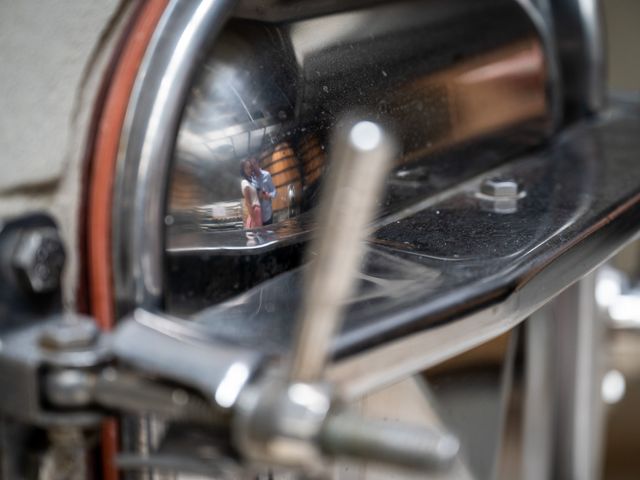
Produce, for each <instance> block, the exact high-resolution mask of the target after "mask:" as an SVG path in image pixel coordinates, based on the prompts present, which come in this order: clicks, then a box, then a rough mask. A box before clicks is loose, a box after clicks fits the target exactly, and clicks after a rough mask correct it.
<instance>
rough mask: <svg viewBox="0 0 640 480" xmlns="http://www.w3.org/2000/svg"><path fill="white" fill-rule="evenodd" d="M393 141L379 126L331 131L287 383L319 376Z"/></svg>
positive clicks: (351, 285)
mask: <svg viewBox="0 0 640 480" xmlns="http://www.w3.org/2000/svg"><path fill="white" fill-rule="evenodd" d="M394 153H395V142H394V141H392V139H391V138H390V137H389V136H388V134H387V133H386V132H385V131H384V130H383V129H382V127H380V126H379V125H378V124H376V123H373V122H370V121H354V120H350V121H345V122H343V123H342V124H339V125H338V126H337V128H336V129H335V133H334V137H333V139H332V143H331V162H330V167H329V168H330V171H329V172H328V178H327V183H326V184H325V187H324V192H323V197H322V201H321V204H320V206H319V212H318V223H317V229H316V236H315V238H314V239H313V240H312V242H311V245H310V247H309V251H308V259H309V260H310V262H309V269H308V271H307V275H306V277H305V280H304V281H305V290H304V294H303V299H302V304H301V308H300V311H299V314H298V331H297V338H296V342H295V344H294V349H293V358H292V363H291V370H290V380H291V381H304V382H310V381H315V380H318V379H319V378H320V377H321V375H322V371H323V369H324V365H325V362H326V359H327V355H328V353H329V347H330V343H331V339H332V337H333V335H334V333H335V332H336V330H338V327H339V324H340V321H341V320H342V316H343V313H344V304H345V301H346V300H347V299H348V297H349V296H350V294H351V293H352V291H353V290H354V289H355V287H356V281H355V279H356V275H357V273H358V270H359V268H360V264H361V262H362V257H363V255H364V252H365V247H364V244H363V240H364V239H365V237H366V234H367V226H368V225H369V224H370V222H371V220H372V217H373V215H374V213H375V210H376V206H377V204H378V202H379V201H380V200H381V198H382V197H381V194H382V190H383V189H382V186H383V184H384V178H385V174H386V172H387V169H388V167H389V165H390V163H391V159H392V158H393V156H394Z"/></svg>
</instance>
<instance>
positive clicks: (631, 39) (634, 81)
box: [602, 0, 640, 91]
mask: <svg viewBox="0 0 640 480" xmlns="http://www.w3.org/2000/svg"><path fill="white" fill-rule="evenodd" d="M602 3H603V5H604V13H605V22H606V28H607V41H608V50H609V85H610V87H611V88H614V89H623V90H635V91H640V0H602Z"/></svg>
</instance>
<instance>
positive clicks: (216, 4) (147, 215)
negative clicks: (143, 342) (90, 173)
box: [112, 0, 236, 317]
mask: <svg viewBox="0 0 640 480" xmlns="http://www.w3.org/2000/svg"><path fill="white" fill-rule="evenodd" d="M235 4H236V1H235V0H188V1H186V0H172V1H171V2H170V4H169V6H168V7H167V9H166V11H165V12H164V14H163V16H162V18H161V19H160V22H159V24H158V27H157V28H156V31H155V32H154V34H153V37H152V39H151V42H150V45H149V47H148V48H147V51H146V53H145V56H144V59H143V62H142V65H141V68H140V71H139V73H138V77H137V79H136V82H135V84H134V88H133V92H132V95H131V99H130V101H129V107H128V109H127V115H126V118H125V124H124V127H123V131H122V134H121V140H120V149H119V154H118V159H117V167H116V168H117V171H116V182H115V195H114V206H113V226H114V227H113V233H112V235H113V237H112V240H113V247H112V253H113V259H114V284H115V287H116V311H117V316H118V317H120V316H122V315H123V314H124V313H126V312H127V311H129V310H130V309H131V308H133V306H140V307H145V308H149V309H156V308H158V307H160V305H161V301H162V279H163V274H162V268H163V263H162V258H163V255H164V231H163V229H164V210H165V202H166V190H167V182H168V172H169V170H170V165H171V159H172V153H173V145H174V143H175V137H176V133H177V129H178V125H179V122H180V119H181V117H182V110H183V107H184V100H185V98H186V96H187V94H188V91H189V86H190V85H191V81H192V78H193V74H194V72H195V69H196V68H197V66H198V61H197V60H198V59H199V57H200V56H202V55H203V54H204V53H205V51H206V49H207V48H208V47H209V45H210V44H211V42H212V41H213V39H214V38H215V37H216V36H217V34H218V33H219V32H220V30H221V29H222V27H223V25H224V24H225V22H226V20H227V18H228V17H229V15H230V14H231V12H232V10H233V8H234V7H235Z"/></svg>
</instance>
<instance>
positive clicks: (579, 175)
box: [193, 104, 640, 394]
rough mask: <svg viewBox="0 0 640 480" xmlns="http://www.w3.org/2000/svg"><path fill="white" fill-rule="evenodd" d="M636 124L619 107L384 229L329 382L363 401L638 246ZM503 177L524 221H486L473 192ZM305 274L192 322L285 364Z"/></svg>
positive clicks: (639, 128)
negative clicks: (516, 193)
mask: <svg viewBox="0 0 640 480" xmlns="http://www.w3.org/2000/svg"><path fill="white" fill-rule="evenodd" d="M638 118H639V112H638V109H637V107H636V106H634V105H624V104H622V105H619V109H618V110H617V111H612V112H609V113H608V114H607V116H606V117H605V118H603V119H600V120H597V121H592V122H585V123H584V124H582V125H580V126H579V127H576V128H575V129H573V130H571V131H568V132H566V133H565V134H564V135H563V136H561V137H560V138H558V139H557V140H556V141H555V142H554V144H553V145H552V146H550V147H549V148H548V149H547V150H544V151H541V152H539V153H537V154H535V155H530V156H525V157H522V158H520V159H517V160H516V161H513V162H510V163H509V164H506V165H504V166H503V167H500V168H498V169H495V170H493V171H491V172H487V173H486V174H483V175H480V176H478V177H476V178H472V179H470V180H468V181H466V182H462V183H460V184H458V185H457V186H456V187H454V188H451V189H449V190H447V191H445V192H443V193H441V194H438V195H435V196H434V197H432V198H431V199H430V201H429V202H425V203H424V204H423V205H422V208H421V209H417V210H416V211H415V213H414V214H413V215H412V216H410V217H407V218H405V219H400V220H397V221H394V222H393V223H389V224H383V225H381V227H380V228H379V229H378V230H377V231H376V232H375V233H374V235H373V240H372V245H371V248H370V251H369V253H368V254H367V257H366V259H365V268H364V272H363V274H362V283H361V286H360V288H359V290H358V292H356V294H355V295H354V296H353V297H352V299H351V302H350V306H349V308H348V313H347V318H346V321H345V324H344V326H343V329H342V332H341V333H340V334H339V335H338V336H337V339H336V341H335V343H334V344H333V347H332V349H333V352H334V356H335V357H336V359H337V362H336V363H335V364H334V365H332V366H331V367H330V368H329V375H330V378H332V379H334V380H336V381H338V382H339V383H340V384H341V385H342V386H343V387H344V388H346V389H348V390H350V391H352V392H353V393H354V394H361V393H364V392H366V391H368V390H370V389H371V388H375V386H376V385H377V386H380V385H383V384H385V383H388V382H392V381H394V380H397V379H398V378H401V377H402V376H403V375H406V374H407V373H410V372H415V371H418V370H420V369H422V368H425V367H427V366H429V365H433V364H435V363H437V362H439V361H442V360H444V359H446V358H449V357H450V356H452V355H455V354H457V353H460V352H462V351H464V350H466V349H468V348H470V347H471V346H473V345H477V344H479V343H482V342H483V341H486V340H487V339H489V338H492V337H494V336H496V335H498V334H500V333H502V332H504V331H506V330H508V329H510V328H512V327H513V326H514V325H516V324H517V323H518V322H520V321H521V320H522V319H524V318H525V317H526V316H527V315H529V314H531V313H532V312H533V311H535V310H536V309H537V308H538V307H539V306H540V305H541V304H543V303H544V302H546V301H548V300H549V299H550V298H551V297H553V296H554V295H555V294H556V293H557V292H558V291H559V290H561V289H562V288H564V287H566V286H567V285H568V284H570V283H571V282H573V281H575V279H576V278H579V277H580V276H581V275H583V274H585V273H587V272H588V271H589V270H590V269H591V268H593V267H594V266H596V265H597V264H598V263H600V262H601V261H603V260H605V259H606V258H607V257H608V256H609V255H611V254H612V253H613V251H615V249H617V248H619V247H621V246H622V245H624V243H626V242H627V241H629V240H630V239H631V238H632V237H633V236H634V235H635V234H636V229H637V224H638V223H637V218H638V217H637V215H638V203H637V199H638V198H639V195H640V192H639V191H638V188H637V184H636V182H635V175H631V174H630V172H634V171H635V169H636V166H637V161H636V160H637V153H636V152H637V151H638V148H639V146H638V139H639V138H640V135H639V133H638V132H640V120H638ZM621 172H624V174H621ZM494 176H506V177H511V178H515V179H517V180H518V182H519V184H520V185H521V186H522V188H523V189H525V190H526V191H527V195H526V197H524V198H523V199H522V200H521V201H520V203H519V206H518V211H517V213H515V214H509V215H503V214H496V213H493V212H487V211H483V210H482V208H481V205H480V200H478V199H477V198H476V195H475V193H476V192H477V191H478V190H479V188H480V185H481V184H482V182H483V181H484V180H485V179H486V178H491V177H494ZM301 275H302V272H301V270H300V269H297V270H294V271H291V272H289V273H286V274H281V275H279V276H278V277H277V278H274V279H272V280H270V281H268V282H265V283H264V284H262V285H260V286H258V287H255V288H253V289H251V290H249V291H248V292H247V293H245V294H244V295H242V296H239V297H236V298H234V299H232V300H230V301H227V302H224V303H223V304H221V305H219V306H215V307H212V308H209V309H207V310H205V311H203V312H201V313H199V314H197V315H195V316H194V317H193V318H194V320H196V321H197V322H198V323H202V324H203V325H204V326H205V327H206V329H207V330H208V331H209V332H210V334H211V335H214V336H215V337H217V338H222V339H225V340H226V341H231V342H240V343H242V344H244V345H254V346H255V347H256V348H260V349H261V350H263V351H265V352H271V353H273V354H282V353H284V352H287V351H288V349H289V346H290V342H291V339H292V332H291V326H292V325H294V315H293V312H295V311H296V309H297V306H298V302H299V298H300V293H301V289H300V284H301V278H302V277H301ZM443 319H447V320H446V321H444V320H443Z"/></svg>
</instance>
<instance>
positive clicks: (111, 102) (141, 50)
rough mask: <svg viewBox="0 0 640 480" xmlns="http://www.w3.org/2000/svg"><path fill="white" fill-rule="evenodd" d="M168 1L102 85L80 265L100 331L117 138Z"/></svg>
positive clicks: (113, 435) (155, 9) (108, 315)
mask: <svg viewBox="0 0 640 480" xmlns="http://www.w3.org/2000/svg"><path fill="white" fill-rule="evenodd" d="M167 3H168V0H147V1H146V2H145V3H144V5H142V6H141V7H140V9H139V10H138V14H137V17H136V18H135V19H134V22H133V26H132V28H131V29H130V30H129V32H128V36H127V38H126V39H125V40H124V43H123V46H122V49H121V51H120V54H119V57H118V58H117V60H116V65H115V67H114V69H113V76H112V77H111V79H110V81H109V85H108V87H107V91H106V96H105V101H104V104H103V107H102V112H101V114H100V117H99V121H98V125H97V131H96V136H95V140H94V150H93V155H91V156H90V162H91V167H90V171H91V173H90V178H89V192H88V206H87V209H86V214H87V218H86V225H87V229H86V232H87V260H86V262H85V264H86V269H87V280H88V283H89V285H88V287H89V288H88V294H89V312H90V313H91V315H92V316H93V317H94V318H95V319H96V322H97V323H98V325H99V326H100V328H102V329H103V330H110V329H111V328H113V325H114V323H115V318H114V301H115V297H114V291H115V289H114V285H113V258H112V255H111V252H112V250H111V246H112V242H111V235H112V206H113V186H114V182H115V174H116V161H117V156H118V150H119V145H120V135H121V132H122V128H123V125H124V120H125V116H126V112H127V107H128V105H129V99H130V97H131V92H132V90H133V85H134V83H135V80H136V77H137V75H138V70H139V68H140V64H141V63H142V59H143V57H144V54H145V52H146V50H147V46H148V45H149V42H150V40H151V37H152V35H153V32H154V31H155V29H156V26H157V24H158V22H159V20H160V17H161V16H162V13H163V12H164V11H165V9H166V7H167ZM117 437H118V429H117V423H116V421H115V420H108V421H106V422H105V423H104V425H103V429H102V446H103V448H102V464H103V472H102V474H103V478H104V479H105V480H117V478H118V471H117V468H116V466H115V464H114V462H113V460H114V458H115V455H116V452H117V445H118V441H117Z"/></svg>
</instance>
